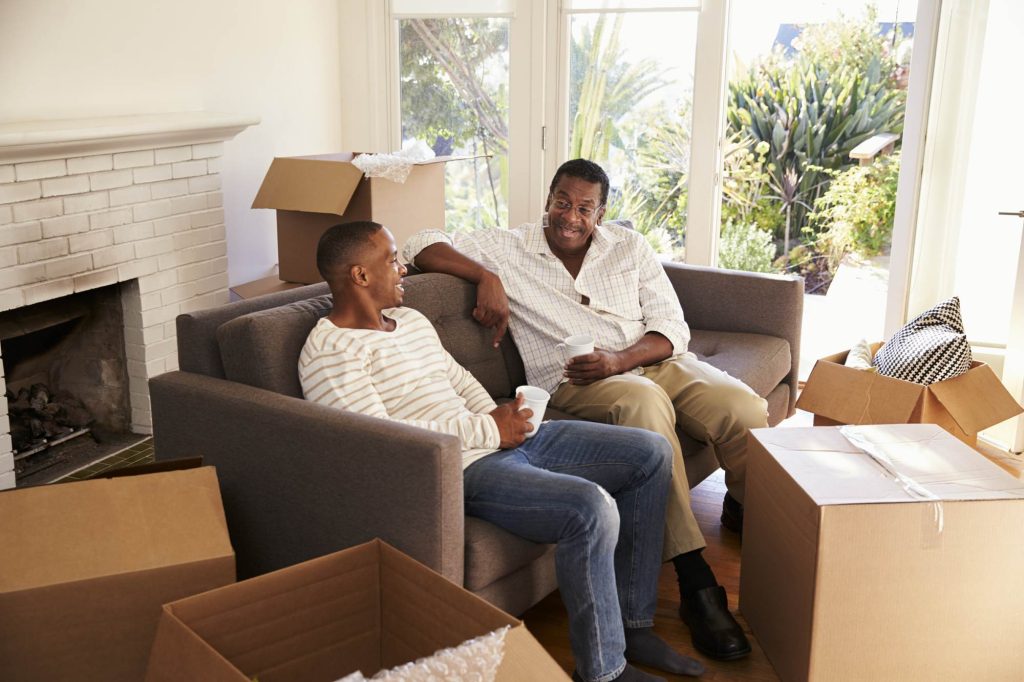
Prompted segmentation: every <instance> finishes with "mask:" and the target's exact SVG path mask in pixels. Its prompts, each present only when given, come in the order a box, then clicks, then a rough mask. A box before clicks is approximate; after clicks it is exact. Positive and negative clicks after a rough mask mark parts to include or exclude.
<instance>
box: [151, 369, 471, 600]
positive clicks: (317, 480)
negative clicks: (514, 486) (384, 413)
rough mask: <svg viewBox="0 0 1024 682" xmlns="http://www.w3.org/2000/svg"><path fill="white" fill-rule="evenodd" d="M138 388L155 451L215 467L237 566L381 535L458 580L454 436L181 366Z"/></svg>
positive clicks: (458, 466) (303, 555) (268, 563)
mask: <svg viewBox="0 0 1024 682" xmlns="http://www.w3.org/2000/svg"><path fill="white" fill-rule="evenodd" d="M149 385H150V394H151V399H152V408H153V435H154V443H155V448H156V453H157V457H158V458H159V459H168V458H173V457H180V456H184V455H202V456H203V457H204V458H205V460H206V462H208V463H210V464H213V465H214V466H216V467H217V471H218V476H219V478H220V480H221V488H222V491H223V499H224V506H225V511H226V513H227V517H228V524H229V530H230V531H231V536H232V541H233V542H234V543H235V546H236V551H237V553H238V557H239V564H240V569H241V571H242V572H243V573H262V572H266V571H269V570H273V569H276V568H280V567H282V566H286V565H290V564H292V563H296V562H297V561H303V560H306V559H309V558H312V557H314V556H320V555H321V554H325V553H328V552H332V551H336V550H339V549H342V548H344V547H348V546H351V545H353V544H358V543H360V542H363V541H365V540H368V539H371V538H373V537H381V538H382V539H384V540H386V541H387V542H389V543H391V544H393V545H395V546H396V547H398V548H399V549H401V550H403V551H405V552H406V553H408V554H410V555H411V556H413V557H414V558H416V559H417V560H419V561H422V562H423V563H425V564H427V565H428V566H430V567H431V568H433V569H435V570H437V571H439V572H440V573H442V574H443V575H444V576H445V577H447V578H449V579H450V580H453V581H456V582H457V583H459V584H461V582H462V575H463V551H464V545H463V543H464V536H463V518H464V512H463V500H462V457H461V450H460V447H459V442H458V439H457V438H455V437H454V436H449V435H444V434H439V433H433V432H430V431H426V430H424V429H419V428H416V427H411V426H405V425H403V424H396V423H394V422H386V421H384V420H380V419H374V418H372V417H366V416H363V415H358V414H353V413H350V412H345V411H342V410H337V409H334V408H330V407H325V406H323V405H317V404H315V403H311V402H308V401H305V400H301V399H299V398H292V397H288V396H283V395H280V394H277V393H273V392H270V391H265V390H262V389H257V388H253V387H250V386H246V385H244V384H239V383H235V382H230V381H225V380H222V379H215V378H212V377H207V376H204V375H199V374H192V373H189V372H170V373H167V374H163V375H160V376H158V377H155V378H154V379H152V380H150V384H149ZM243 577H244V575H243Z"/></svg>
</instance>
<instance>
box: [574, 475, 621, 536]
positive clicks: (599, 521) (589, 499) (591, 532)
mask: <svg viewBox="0 0 1024 682" xmlns="http://www.w3.org/2000/svg"><path fill="white" fill-rule="evenodd" d="M573 502H574V505H575V511H576V514H575V516H576V522H577V523H578V524H579V527H577V528H575V529H573V531H575V532H573V531H570V532H572V534H576V533H579V534H583V535H585V536H586V537H588V538H589V539H591V540H592V541H594V542H595V543H606V544H610V545H611V546H612V547H614V546H615V543H616V542H617V541H618V537H619V509H618V507H617V506H616V505H615V500H614V498H612V496H611V495H609V494H608V492H607V491H606V490H605V489H604V488H602V487H601V486H599V485H597V484H596V483H588V485H586V486H584V487H582V488H581V489H580V490H578V491H577V492H576V494H575V495H574V500H573Z"/></svg>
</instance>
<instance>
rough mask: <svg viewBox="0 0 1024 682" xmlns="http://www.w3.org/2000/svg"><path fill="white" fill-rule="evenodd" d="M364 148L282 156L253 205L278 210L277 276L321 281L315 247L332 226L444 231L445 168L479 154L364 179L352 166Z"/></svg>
mask: <svg viewBox="0 0 1024 682" xmlns="http://www.w3.org/2000/svg"><path fill="white" fill-rule="evenodd" d="M358 155H359V153H358V152H343V153H340V154H322V155H318V156H296V157H278V158H275V159H274V160H273V162H272V163H271V164H270V169H269V170H267V175H266V177H265V178H264V179H263V184H262V185H261V186H260V189H259V192H258V193H257V194H256V198H255V199H254V200H253V202H252V207H253V208H273V209H277V258H278V274H279V276H280V278H281V279H282V280H284V281H287V282H300V283H303V284H313V283H314V282H319V281H321V279H322V278H321V277H320V273H319V272H317V269H316V245H317V242H318V241H319V239H320V235H322V234H323V233H324V231H326V230H327V228H329V227H331V226H332V225H337V224H338V223H350V222H353V221H355V220H374V221H376V222H378V223H381V224H382V225H384V226H385V227H387V228H388V229H389V230H391V233H392V234H393V235H394V236H395V242H396V244H397V246H398V249H399V251H401V249H402V246H403V244H405V241H406V239H408V238H409V237H410V236H412V235H413V234H415V233H417V232H419V231H420V230H425V229H428V228H434V229H438V230H444V227H445V222H444V168H445V164H446V163H447V162H448V161H455V160H462V159H466V158H472V157H452V156H438V157H435V158H433V159H429V160H427V161H422V162H420V163H417V164H415V165H414V166H413V168H412V172H411V173H409V177H408V178H407V179H406V181H405V182H404V183H397V182H392V181H391V180H386V179H384V178H364V177H363V173H362V171H360V170H359V169H358V168H356V167H355V166H353V165H352V159H353V158H355V157H356V156H358Z"/></svg>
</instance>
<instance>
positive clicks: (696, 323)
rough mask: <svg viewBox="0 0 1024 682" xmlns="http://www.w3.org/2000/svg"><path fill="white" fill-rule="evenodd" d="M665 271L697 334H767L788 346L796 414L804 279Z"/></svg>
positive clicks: (689, 268)
mask: <svg viewBox="0 0 1024 682" xmlns="http://www.w3.org/2000/svg"><path fill="white" fill-rule="evenodd" d="M664 266H665V272H666V273H667V274H668V278H669V281H671V282H672V287H673V288H674V289H675V291H676V295H677V296H679V302H680V303H681V304H682V306H683V316H684V317H685V318H686V322H687V324H689V325H690V327H691V328H692V329H707V330H710V331H725V332H746V333H750V334H766V335H769V336H777V337H779V338H782V339H785V340H786V341H788V342H789V350H790V355H791V363H790V373H789V375H788V376H787V377H786V379H785V381H786V383H788V384H789V385H790V401H789V404H790V409H789V413H790V414H792V413H793V410H794V409H795V408H794V405H795V403H796V393H797V390H796V389H797V374H798V372H799V371H800V330H801V327H802V324H803V310H804V282H803V278H802V277H796V276H793V275H768V274H763V273H757V272H741V271H739V270H724V269H721V268H708V267H701V266H697V265H686V264H683V263H669V262H666V263H664Z"/></svg>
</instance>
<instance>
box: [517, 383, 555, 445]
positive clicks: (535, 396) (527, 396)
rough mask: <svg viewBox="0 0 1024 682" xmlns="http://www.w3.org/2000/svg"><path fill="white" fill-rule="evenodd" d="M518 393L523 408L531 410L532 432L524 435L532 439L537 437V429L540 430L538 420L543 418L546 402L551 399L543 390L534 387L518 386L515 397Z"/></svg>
mask: <svg viewBox="0 0 1024 682" xmlns="http://www.w3.org/2000/svg"><path fill="white" fill-rule="evenodd" d="M520 393H522V394H523V407H529V408H530V409H531V410H533V416H532V417H530V423H531V424H533V431H528V432H527V433H526V437H527V438H533V437H534V436H536V435H537V429H539V428H540V420H541V419H543V418H544V410H546V409H547V407H548V400H550V399H551V395H550V394H549V393H548V392H547V391H545V390H544V389H543V388H537V387H536V386H518V387H516V395H517V396H518V395H519V394H520ZM520 409H522V408H520Z"/></svg>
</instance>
